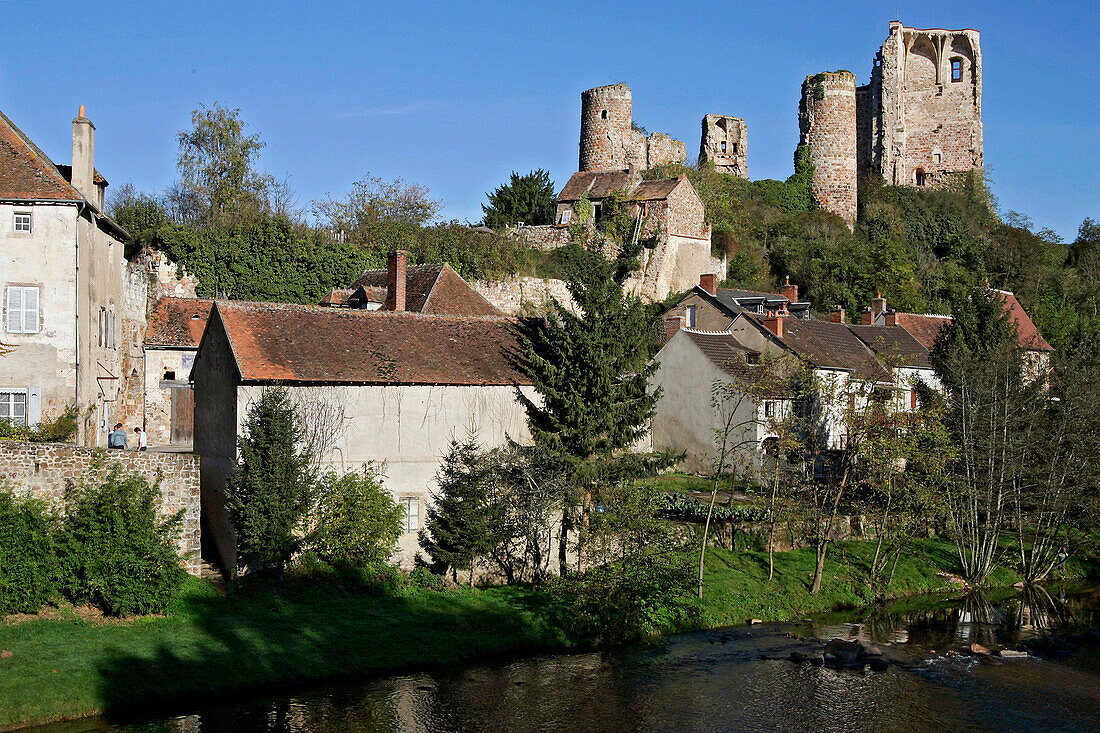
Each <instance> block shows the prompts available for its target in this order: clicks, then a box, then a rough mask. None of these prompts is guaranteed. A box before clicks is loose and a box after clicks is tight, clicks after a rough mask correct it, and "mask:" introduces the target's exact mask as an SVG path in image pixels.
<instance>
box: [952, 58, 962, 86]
mask: <svg viewBox="0 0 1100 733" xmlns="http://www.w3.org/2000/svg"><path fill="white" fill-rule="evenodd" d="M962 78H963V60H962V59H951V81H962Z"/></svg>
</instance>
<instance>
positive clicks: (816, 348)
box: [653, 311, 939, 471]
mask: <svg viewBox="0 0 1100 733" xmlns="http://www.w3.org/2000/svg"><path fill="white" fill-rule="evenodd" d="M716 354H718V356H716ZM763 354H769V357H768V358H770V359H775V358H780V357H783V356H789V357H793V358H795V359H797V360H798V361H799V362H801V363H802V364H804V365H805V366H806V367H807V368H809V369H810V370H811V371H812V374H813V378H814V384H815V385H816V390H817V391H816V393H815V394H813V395H811V396H810V399H809V402H808V403H803V404H801V405H798V406H794V405H793V403H792V402H791V397H790V396H789V395H787V396H784V395H782V394H777V395H774V396H772V397H768V398H766V399H764V400H761V399H758V398H753V399H749V400H746V402H745V404H744V405H743V407H742V408H740V409H741V410H742V411H743V412H744V415H739V420H738V424H739V425H742V426H744V427H743V429H742V432H743V433H744V434H745V435H744V436H743V439H742V442H744V443H746V444H748V445H754V444H755V445H756V446H758V447H762V446H763V441H764V440H765V439H766V438H768V437H770V436H771V433H769V432H768V431H769V427H768V426H769V423H770V422H775V421H777V420H779V419H781V418H782V417H783V416H785V415H789V414H790V411H791V410H793V409H798V410H801V411H810V412H809V413H807V412H804V413H803V414H810V413H812V414H814V415H816V421H817V423H818V424H819V425H820V429H821V430H822V436H821V437H822V441H823V444H824V445H825V446H827V448H829V449H831V450H842V449H843V448H844V446H845V445H846V443H847V439H848V434H849V430H848V425H847V424H846V422H847V420H846V414H847V411H849V410H852V409H863V408H864V407H866V406H868V405H869V404H871V402H872V401H874V400H882V401H889V402H890V404H891V406H892V407H893V408H894V409H896V410H898V411H902V412H906V411H913V410H916V409H917V407H918V400H917V385H918V382H923V383H925V384H928V385H929V386H931V387H932V388H938V387H939V382H938V380H937V379H936V377H935V374H934V373H933V371H932V368H931V365H930V364H929V363H928V350H927V348H925V347H924V346H923V345H922V344H921V343H920V342H919V341H917V340H916V339H915V338H913V336H912V335H910V334H909V333H908V332H907V331H906V330H905V329H903V328H901V327H900V326H885V325H882V326H854V325H851V324H848V323H844V322H843V313H842V312H838V314H837V316H836V317H835V318H834V319H832V320H829V321H823V320H817V319H810V318H806V319H802V318H793V317H791V316H790V315H788V314H784V312H783V311H779V312H776V311H772V312H769V313H767V314H764V315H760V314H757V313H752V312H749V311H742V312H741V313H738V314H737V315H736V316H735V317H734V318H733V320H732V322H731V323H730V324H729V325H728V326H727V327H726V328H725V329H723V330H720V331H701V330H700V329H689V328H681V329H679V330H678V331H676V332H674V333H673V334H672V336H671V338H670V339H669V340H668V342H667V343H666V344H665V346H664V347H662V349H661V350H660V351H659V352H658V353H657V355H656V356H655V357H654V360H655V361H656V362H658V364H659V366H658V371H657V375H656V376H655V377H654V385H655V386H659V387H661V389H662V390H663V393H662V398H661V400H660V402H659V404H658V406H657V414H656V415H655V416H654V419H653V447H654V449H657V450H661V449H664V448H671V449H673V450H677V451H686V452H687V454H688V458H687V460H686V462H685V465H684V466H683V468H684V469H685V470H692V471H701V470H706V469H707V468H708V467H709V466H711V465H713V462H714V429H715V427H717V425H716V422H715V421H716V419H717V418H718V416H717V415H715V414H714V411H713V409H711V407H710V395H711V387H712V385H713V384H714V381H715V379H720V380H721V381H725V382H729V381H731V379H732V380H734V381H736V380H740V381H742V382H744V381H746V380H747V379H750V378H751V379H758V378H760V375H758V374H756V372H757V370H758V369H759V366H758V365H760V364H761V358H762V355H763ZM723 375H724V376H723ZM748 453H749V451H748V450H747V449H746V454H748ZM758 460H759V448H758V449H757V451H756V462H755V463H754V461H753V460H751V456H749V457H748V458H746V459H745V460H744V461H743V463H744V464H745V465H747V466H748V467H749V468H755V467H758V465H759V463H758Z"/></svg>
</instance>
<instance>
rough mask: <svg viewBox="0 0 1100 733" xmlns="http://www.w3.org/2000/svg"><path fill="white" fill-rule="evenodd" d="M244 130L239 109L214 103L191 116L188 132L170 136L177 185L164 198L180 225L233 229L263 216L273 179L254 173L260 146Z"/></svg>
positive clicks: (258, 141)
mask: <svg viewBox="0 0 1100 733" xmlns="http://www.w3.org/2000/svg"><path fill="white" fill-rule="evenodd" d="M245 127H246V124H245V122H244V121H243V120H242V119H241V111H240V110H239V109H230V108H229V107H224V106H222V105H220V104H218V103H217V102H215V103H214V105H213V106H212V107H206V106H205V105H200V106H199V108H198V109H196V110H194V111H193V112H191V129H190V130H183V131H181V132H179V133H178V134H177V135H176V140H177V142H178V143H179V157H178V158H177V159H176V168H177V171H178V173H179V181H178V183H177V184H176V185H175V187H174V188H173V189H172V190H171V191H170V192H169V201H170V207H171V209H172V210H173V213H174V215H175V217H176V218H177V219H178V220H179V221H180V222H181V223H185V224H191V225H196V226H219V225H220V226H224V225H231V224H239V223H242V222H247V221H249V220H251V219H252V218H253V217H254V216H256V215H257V214H260V213H264V212H266V211H267V209H268V206H267V196H268V191H269V189H270V188H271V185H272V184H273V182H274V179H273V178H272V177H271V176H269V175H266V174H262V173H259V172H257V171H256V170H255V165H256V159H257V158H258V157H259V154H260V151H261V150H263V148H264V142H263V141H262V140H261V139H260V136H259V135H258V134H252V135H246V134H245Z"/></svg>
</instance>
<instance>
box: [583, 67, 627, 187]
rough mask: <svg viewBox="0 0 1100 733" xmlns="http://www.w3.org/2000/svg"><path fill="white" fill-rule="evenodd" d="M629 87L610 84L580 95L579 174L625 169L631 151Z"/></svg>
mask: <svg viewBox="0 0 1100 733" xmlns="http://www.w3.org/2000/svg"><path fill="white" fill-rule="evenodd" d="M630 123H631V97H630V87H628V86H627V85H626V84H612V85H610V86H606V87H596V88H595V89H589V90H588V91H585V92H581V158H580V168H579V170H582V171H598V170H617V169H621V168H626V167H627V165H628V157H629V153H630V150H631V149H632V141H633V137H632V132H631V127H630Z"/></svg>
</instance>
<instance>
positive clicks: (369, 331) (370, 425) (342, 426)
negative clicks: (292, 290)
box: [191, 301, 534, 568]
mask: <svg viewBox="0 0 1100 733" xmlns="http://www.w3.org/2000/svg"><path fill="white" fill-rule="evenodd" d="M514 326H515V323H514V321H512V320H510V319H505V318H501V317H455V316H435V315H423V314H418V313H408V312H388V311H378V312H365V311H364V310H360V309H350V308H327V307H321V306H300V305H286V304H275V303H244V302H223V301H218V302H216V303H215V304H214V307H213V309H212V310H211V314H210V318H209V321H208V323H207V327H206V330H205V332H204V333H203V336H202V340H201V342H200V344H199V348H198V352H197V354H196V356H195V365H194V367H193V369H192V371H191V381H192V383H193V385H194V390H195V450H196V452H198V453H199V454H200V455H201V457H202V458H201V483H202V505H203V507H202V511H203V523H204V536H205V541H206V542H207V545H206V546H207V551H206V552H207V559H210V560H215V561H217V562H219V563H220V564H222V566H223V567H226V568H234V567H236V562H237V557H236V549H235V538H234V534H233V529H232V527H231V526H230V523H229V520H228V517H227V514H226V510H225V487H226V481H227V478H228V477H229V475H230V473H231V472H232V471H233V469H234V467H235V465H236V461H237V445H238V443H237V441H238V439H239V437H240V436H241V432H242V429H243V426H244V423H245V420H246V418H247V414H248V410H249V407H250V405H251V404H252V403H253V402H254V401H255V400H256V399H257V398H258V397H259V395H260V394H261V392H262V390H263V389H264V388H265V387H266V386H268V385H273V384H282V385H286V386H287V387H288V388H289V389H290V391H291V395H292V397H293V399H294V400H295V401H296V402H297V403H298V404H299V405H306V406H313V407H323V408H324V409H317V410H312V413H313V414H317V413H324V414H326V415H328V416H329V417H328V419H327V420H326V421H325V422H324V424H320V423H318V424H317V425H310V424H306V425H305V426H304V427H305V428H306V429H307V430H312V431H314V434H315V435H318V436H320V435H322V434H323V435H325V436H327V437H326V438H325V440H324V441H322V442H321V443H320V444H321V445H322V449H321V451H320V452H321V455H320V456H319V461H320V466H321V468H322V469H323V470H332V471H337V472H346V471H351V470H357V469H359V468H361V467H362V465H363V464H364V463H366V462H371V461H373V462H375V463H376V464H378V465H380V466H382V467H383V472H384V475H385V479H384V480H385V485H386V486H387V487H388V488H389V489H390V490H391V491H392V492H393V494H394V497H395V498H396V499H397V500H398V501H399V502H400V503H401V504H402V505H403V506H404V507H405V511H406V525H405V529H406V531H405V533H404V534H403V535H402V536H401V539H400V551H399V553H398V558H397V559H398V560H399V561H400V562H401V563H402V564H403V565H405V566H408V565H409V564H410V563H411V562H412V560H413V558H414V556H415V553H416V551H417V549H418V543H417V538H418V534H419V532H420V531H421V529H422V527H423V522H424V517H425V511H426V508H427V505H428V503H429V502H430V501H431V494H432V491H433V488H434V485H435V484H434V479H435V475H436V472H437V471H438V470H439V467H440V463H441V460H442V458H443V457H444V455H445V454H446V452H447V450H448V448H449V444H450V441H451V440H452V438H456V437H457V438H464V437H465V436H466V435H467V434H471V433H472V434H475V435H476V437H477V439H478V441H479V443H480V444H481V445H482V446H483V447H487V448H491V447H495V446H499V445H501V444H503V443H504V442H505V441H506V440H507V439H513V440H516V441H520V442H525V441H528V440H529V434H528V430H527V422H526V414H525V412H524V409H523V407H522V406H521V405H520V403H519V402H518V400H517V399H516V390H517V389H520V390H522V391H523V392H524V393H526V394H528V395H529V396H531V395H533V394H534V392H533V388H532V387H531V386H530V385H529V384H528V383H527V382H526V380H525V379H524V377H523V376H522V375H520V374H519V373H518V372H517V371H516V370H515V367H514V366H513V362H512V355H513V352H514V351H515V349H516V339H515V332H514ZM307 423H309V420H307Z"/></svg>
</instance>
